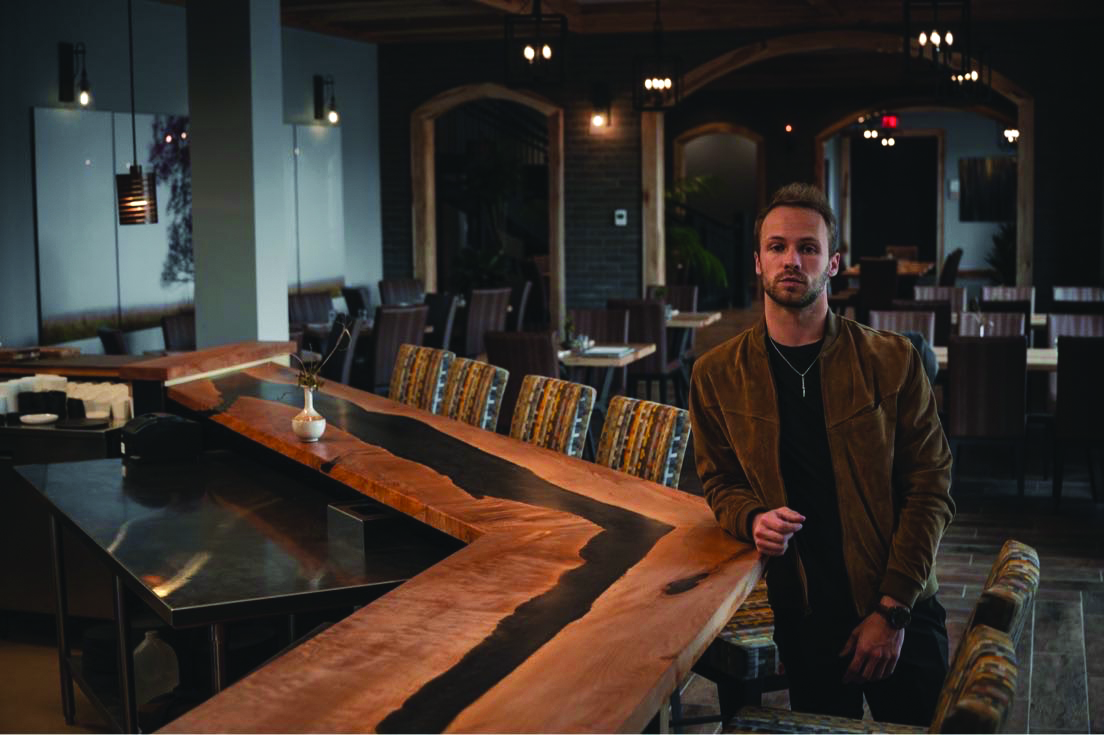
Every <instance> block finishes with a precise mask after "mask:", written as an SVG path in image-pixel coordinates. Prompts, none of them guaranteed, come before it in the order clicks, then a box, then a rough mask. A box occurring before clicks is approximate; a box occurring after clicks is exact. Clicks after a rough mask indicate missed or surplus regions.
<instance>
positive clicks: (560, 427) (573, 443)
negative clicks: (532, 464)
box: [510, 375, 596, 457]
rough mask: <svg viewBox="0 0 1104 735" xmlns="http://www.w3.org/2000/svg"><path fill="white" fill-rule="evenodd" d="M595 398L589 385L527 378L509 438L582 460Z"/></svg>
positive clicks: (516, 408)
mask: <svg viewBox="0 0 1104 735" xmlns="http://www.w3.org/2000/svg"><path fill="white" fill-rule="evenodd" d="M595 395H596V391H595V390H594V389H593V388H591V387H590V386H589V385H582V384H580V383H572V382H571V381H568V380H560V379H558V378H547V377H544V376H541V375H526V376H525V379H524V380H522V381H521V390H520V391H519V393H518V399H517V404H516V405H515V406H514V414H513V420H512V421H511V422H510V436H512V437H513V438H515V439H520V440H521V441H523V442H528V443H529V444H535V445H536V446H538V447H544V448H545V449H552V450H554V451H557V452H563V453H564V454H566V455H567V456H569V457H582V456H583V447H584V446H585V445H586V437H587V428H588V427H589V426H590V414H591V411H592V410H593V408H594V398H595Z"/></svg>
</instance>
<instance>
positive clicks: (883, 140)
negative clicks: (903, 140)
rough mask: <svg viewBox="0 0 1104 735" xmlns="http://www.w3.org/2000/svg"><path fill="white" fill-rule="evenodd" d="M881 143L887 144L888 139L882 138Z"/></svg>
mask: <svg viewBox="0 0 1104 735" xmlns="http://www.w3.org/2000/svg"><path fill="white" fill-rule="evenodd" d="M882 145H883V146H886V145H889V141H888V140H886V139H885V138H882Z"/></svg>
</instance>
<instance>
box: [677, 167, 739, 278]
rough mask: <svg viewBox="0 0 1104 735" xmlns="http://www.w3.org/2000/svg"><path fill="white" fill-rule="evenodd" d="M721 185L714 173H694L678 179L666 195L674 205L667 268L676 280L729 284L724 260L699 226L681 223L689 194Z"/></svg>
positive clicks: (700, 192) (706, 191)
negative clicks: (703, 238)
mask: <svg viewBox="0 0 1104 735" xmlns="http://www.w3.org/2000/svg"><path fill="white" fill-rule="evenodd" d="M719 186H720V180H719V179H718V178H717V177H715V176H693V177H690V178H687V179H680V180H678V181H676V182H675V183H674V184H673V185H672V186H671V188H670V189H668V190H667V192H666V195H665V199H666V201H667V203H668V206H670V207H671V208H672V211H671V215H672V216H671V217H670V218H669V219H668V224H667V231H666V241H667V242H666V256H667V271H668V274H669V275H670V276H671V278H672V280H674V281H676V282H684V283H690V282H694V281H698V280H700V281H701V282H702V283H703V284H704V285H712V286H722V287H726V286H728V273H727V272H725V267H724V263H722V262H721V261H720V259H719V258H718V257H717V256H716V255H714V254H713V253H711V252H709V250H707V249H706V247H705V245H703V244H702V241H701V234H700V233H699V232H698V231H697V229H695V228H694V227H691V226H689V225H685V224H678V222H679V220H681V219H683V218H684V217H685V214H686V211H685V207H686V203H687V201H688V199H689V198H690V196H692V195H694V194H709V193H713V192H714V191H716V190H717V188H718V187H719Z"/></svg>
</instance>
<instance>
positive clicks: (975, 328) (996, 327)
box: [958, 311, 1030, 337]
mask: <svg viewBox="0 0 1104 735" xmlns="http://www.w3.org/2000/svg"><path fill="white" fill-rule="evenodd" d="M1029 323H1030V322H1028V321H1027V319H1026V318H1025V316H1024V314H1023V313H1022V312H1015V313H1014V312H1000V311H987V312H984V313H977V312H966V313H964V314H959V315H958V336H959V337H1022V336H1023V335H1025V334H1026V332H1024V325H1025V324H1029ZM982 324H984V325H985V334H982V333H981V325H982Z"/></svg>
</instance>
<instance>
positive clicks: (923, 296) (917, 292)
mask: <svg viewBox="0 0 1104 735" xmlns="http://www.w3.org/2000/svg"><path fill="white" fill-rule="evenodd" d="M912 293H913V298H915V299H916V300H917V301H946V302H948V303H950V305H951V311H966V289H965V288H964V287H960V286H913V288H912Z"/></svg>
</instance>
